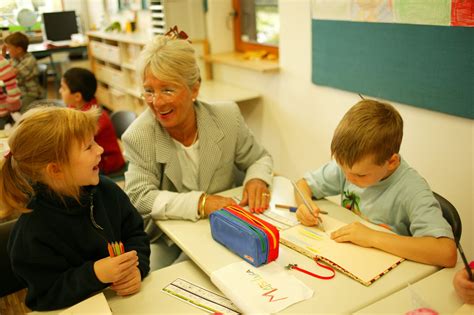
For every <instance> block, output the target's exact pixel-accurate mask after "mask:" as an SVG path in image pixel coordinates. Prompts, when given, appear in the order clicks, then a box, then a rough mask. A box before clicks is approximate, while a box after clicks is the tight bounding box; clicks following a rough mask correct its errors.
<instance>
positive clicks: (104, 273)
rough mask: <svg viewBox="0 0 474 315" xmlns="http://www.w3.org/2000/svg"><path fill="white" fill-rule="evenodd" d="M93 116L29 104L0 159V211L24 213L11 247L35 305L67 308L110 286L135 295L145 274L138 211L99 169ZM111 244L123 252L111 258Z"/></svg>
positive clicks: (94, 112) (30, 303) (145, 251)
mask: <svg viewBox="0 0 474 315" xmlns="http://www.w3.org/2000/svg"><path fill="white" fill-rule="evenodd" d="M98 117H99V113H98V110H97V109H95V110H91V111H87V112H82V111H77V110H73V109H69V108H59V107H39V108H34V109H31V110H29V111H28V112H27V113H25V114H24V115H23V116H22V118H21V120H20V121H19V124H18V126H17V127H16V128H15V130H14V131H13V133H12V134H11V135H10V137H9V147H10V151H9V152H8V153H6V154H5V155H4V157H2V158H1V159H0V205H1V206H0V209H4V212H3V213H0V214H2V216H8V215H9V214H11V213H12V212H13V211H20V212H21V213H22V214H21V216H20V218H19V219H18V221H17V223H16V224H15V227H14V228H13V231H12V233H11V235H10V240H9V243H8V251H9V253H10V260H11V264H12V269H13V271H14V273H15V275H16V276H17V277H18V278H19V279H20V280H22V281H23V282H24V283H25V285H26V286H27V288H28V292H27V295H26V305H27V306H28V307H29V308H31V309H32V310H38V311H39V310H41V311H44V310H52V309H58V308H63V307H68V306H71V305H73V304H75V303H78V302H80V301H81V300H83V299H85V298H87V297H89V296H90V295H92V294H94V293H96V292H97V291H100V290H102V289H104V288H106V287H107V286H110V288H111V289H112V290H114V291H116V293H117V294H118V295H122V296H125V295H129V294H133V293H136V292H138V291H139V290H140V286H141V280H142V279H143V278H145V276H146V275H147V274H148V272H149V255H150V243H149V240H148V236H147V235H146V233H145V232H144V231H143V220H142V218H141V216H140V215H139V214H138V212H137V210H136V209H135V208H134V207H133V205H132V204H131V203H130V200H129V199H128V197H127V195H126V194H125V193H124V192H123V191H122V189H120V188H119V187H118V186H117V185H116V184H115V183H114V182H112V181H111V180H110V179H108V178H107V177H102V176H100V175H99V167H98V164H99V161H100V156H101V154H102V152H103V150H102V148H101V147H100V146H99V145H98V144H97V143H96V142H95V141H94V133H95V131H96V126H97V118H98ZM112 242H122V243H123V245H124V253H123V254H121V255H118V256H115V257H111V256H109V251H108V244H109V243H112Z"/></svg>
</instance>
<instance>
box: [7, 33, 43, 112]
mask: <svg viewBox="0 0 474 315" xmlns="http://www.w3.org/2000/svg"><path fill="white" fill-rule="evenodd" d="M4 41H5V44H4V45H3V47H2V54H3V56H4V57H5V56H6V53H7V50H8V52H9V53H10V57H11V59H12V65H13V68H14V72H15V74H16V75H17V80H18V87H19V88H20V90H21V110H20V111H21V113H24V112H26V111H27V110H28V109H29V104H30V103H31V102H33V101H34V100H36V99H40V98H41V95H42V94H43V89H42V87H41V85H40V84H39V79H38V75H39V71H38V65H37V63H36V59H35V57H34V56H33V55H32V54H31V53H29V52H28V45H29V44H30V41H29V39H28V37H27V36H26V35H25V34H23V33H21V32H15V33H13V34H10V35H8V36H7V37H5V40H4Z"/></svg>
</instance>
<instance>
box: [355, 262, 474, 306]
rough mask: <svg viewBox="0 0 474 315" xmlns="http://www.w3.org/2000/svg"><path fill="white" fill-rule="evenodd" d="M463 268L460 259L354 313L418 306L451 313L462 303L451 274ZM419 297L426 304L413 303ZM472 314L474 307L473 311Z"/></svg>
mask: <svg viewBox="0 0 474 315" xmlns="http://www.w3.org/2000/svg"><path fill="white" fill-rule="evenodd" d="M462 268H464V265H463V263H462V261H460V262H458V264H457V265H456V267H454V268H445V269H442V270H440V271H438V272H436V273H434V274H432V275H430V276H429V277H427V278H425V279H423V280H420V281H418V282H417V283H415V284H412V285H411V288H405V289H403V290H401V291H398V292H396V293H394V294H392V295H390V296H388V297H386V298H384V299H382V300H380V301H378V302H376V303H374V304H372V305H369V306H367V307H365V308H363V309H361V310H360V311H358V312H357V313H356V314H359V315H361V314H381V313H397V314H405V313H406V312H408V311H411V310H413V309H415V308H419V307H430V308H431V309H433V310H435V311H437V312H438V313H439V314H453V313H454V312H456V310H458V309H459V308H460V307H461V306H462V305H463V302H462V300H461V299H460V298H459V297H458V296H457V294H456V292H455V291H454V287H453V284H452V282H453V276H454V274H455V273H456V271H458V270H459V269H462ZM414 298H415V301H416V300H417V299H421V300H422V301H424V302H425V303H426V305H418V303H414ZM472 314H474V307H473V312H472Z"/></svg>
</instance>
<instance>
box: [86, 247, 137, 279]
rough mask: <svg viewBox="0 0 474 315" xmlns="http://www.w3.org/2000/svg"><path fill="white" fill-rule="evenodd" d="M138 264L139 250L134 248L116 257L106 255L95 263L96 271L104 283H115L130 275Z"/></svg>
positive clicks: (98, 277)
mask: <svg viewBox="0 0 474 315" xmlns="http://www.w3.org/2000/svg"><path fill="white" fill-rule="evenodd" d="M137 265H138V256H137V252H136V251H134V250H132V251H129V252H126V253H124V254H122V255H120V256H116V257H106V258H102V259H99V260H97V261H96V262H95V263H94V272H95V275H96V276H97V279H99V281H100V282H102V283H113V282H117V281H120V280H122V279H124V278H126V277H128V276H129V275H130V274H131V273H132V272H133V271H134V268H136V266H137Z"/></svg>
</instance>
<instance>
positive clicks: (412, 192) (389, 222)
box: [304, 159, 454, 239]
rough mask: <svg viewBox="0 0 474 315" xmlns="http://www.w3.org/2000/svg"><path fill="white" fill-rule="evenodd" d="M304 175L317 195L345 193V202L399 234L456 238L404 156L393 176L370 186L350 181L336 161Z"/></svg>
mask: <svg viewBox="0 0 474 315" xmlns="http://www.w3.org/2000/svg"><path fill="white" fill-rule="evenodd" d="M304 179H305V180H306V182H307V183H308V185H309V187H310V188H311V191H312V193H313V196H315V197H316V198H318V199H320V198H324V197H327V196H334V195H338V194H341V205H342V206H344V207H346V208H348V209H350V210H352V211H354V212H355V213H356V214H358V215H360V216H362V217H363V218H364V219H366V220H368V221H370V222H372V223H374V224H378V225H382V226H385V227H387V228H389V229H390V230H392V231H393V232H395V233H397V234H399V235H406V236H433V237H443V236H444V237H449V238H451V239H454V236H453V232H452V229H451V226H450V225H449V223H448V222H447V221H446V220H445V219H444V217H443V214H442V212H441V208H440V205H439V203H438V201H437V200H436V198H435V197H434V195H433V193H432V191H431V189H430V187H429V186H428V183H427V182H426V181H425V179H424V178H423V177H421V176H420V174H418V172H417V171H416V170H414V169H413V168H411V167H410V166H409V165H408V164H407V163H406V162H405V160H403V159H401V163H400V165H399V166H398V168H397V169H396V170H395V172H394V173H393V174H392V175H390V177H388V178H386V179H384V180H382V181H380V182H378V183H377V184H375V185H372V186H370V187H367V188H360V187H358V186H356V185H354V184H352V183H351V182H349V181H348V180H347V179H346V177H345V176H344V172H343V171H342V170H341V168H340V167H339V166H338V165H337V163H336V162H335V161H331V162H329V163H327V164H326V165H324V166H323V167H321V168H319V169H318V170H316V171H313V172H308V173H307V174H305V176H304Z"/></svg>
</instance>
